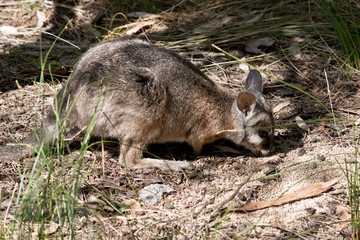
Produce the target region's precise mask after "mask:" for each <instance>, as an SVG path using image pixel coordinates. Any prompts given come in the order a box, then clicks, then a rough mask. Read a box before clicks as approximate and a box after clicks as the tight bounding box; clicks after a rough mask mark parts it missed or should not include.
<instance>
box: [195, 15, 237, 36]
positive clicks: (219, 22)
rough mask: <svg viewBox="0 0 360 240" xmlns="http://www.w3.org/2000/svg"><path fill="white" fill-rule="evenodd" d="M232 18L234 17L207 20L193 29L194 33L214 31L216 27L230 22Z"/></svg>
mask: <svg viewBox="0 0 360 240" xmlns="http://www.w3.org/2000/svg"><path fill="white" fill-rule="evenodd" d="M232 19H233V17H225V18H222V19H216V20H214V21H211V22H207V23H205V24H202V25H200V26H199V27H197V28H195V29H194V30H193V33H195V34H197V33H204V32H209V31H213V30H214V29H216V28H219V27H222V26H223V25H225V24H227V23H229V22H230V21H231V20H232Z"/></svg>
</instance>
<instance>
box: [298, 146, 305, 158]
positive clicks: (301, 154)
mask: <svg viewBox="0 0 360 240" xmlns="http://www.w3.org/2000/svg"><path fill="white" fill-rule="evenodd" d="M305 154H306V151H305V149H303V148H300V149H299V150H298V156H299V157H301V156H304V155H305Z"/></svg>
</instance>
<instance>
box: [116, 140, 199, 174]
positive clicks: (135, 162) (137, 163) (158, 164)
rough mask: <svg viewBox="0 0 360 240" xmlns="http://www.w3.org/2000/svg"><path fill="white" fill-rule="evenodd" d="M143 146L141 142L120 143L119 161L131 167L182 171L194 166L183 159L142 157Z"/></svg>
mask: <svg viewBox="0 0 360 240" xmlns="http://www.w3.org/2000/svg"><path fill="white" fill-rule="evenodd" d="M142 149H143V146H141V144H132V145H127V144H124V143H123V144H121V146H120V157H119V162H120V164H121V165H123V166H124V165H125V164H126V166H128V167H131V168H159V169H161V170H172V171H178V172H182V171H184V170H186V169H194V166H193V165H192V164H190V163H188V162H185V161H171V160H161V159H154V158H143V157H142V155H143V150H142Z"/></svg>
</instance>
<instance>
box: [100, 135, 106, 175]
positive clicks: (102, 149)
mask: <svg viewBox="0 0 360 240" xmlns="http://www.w3.org/2000/svg"><path fill="white" fill-rule="evenodd" d="M101 157H102V161H101V162H102V172H103V178H104V179H105V150H104V137H103V136H101Z"/></svg>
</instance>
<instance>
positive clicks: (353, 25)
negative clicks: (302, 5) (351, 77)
mask: <svg viewBox="0 0 360 240" xmlns="http://www.w3.org/2000/svg"><path fill="white" fill-rule="evenodd" d="M317 3H318V4H319V7H320V10H322V12H323V13H324V16H325V17H326V21H327V22H328V23H329V24H330V25H331V27H332V29H333V31H334V32H335V34H336V41H337V42H338V44H340V47H341V50H342V52H343V54H344V59H345V62H346V63H348V64H349V65H350V66H351V67H353V68H356V69H358V70H359V69H360V35H359V25H358V24H359V20H360V18H359V16H358V11H357V10H356V5H355V4H356V3H355V2H354V1H349V0H347V1H325V0H318V1H317Z"/></svg>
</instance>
